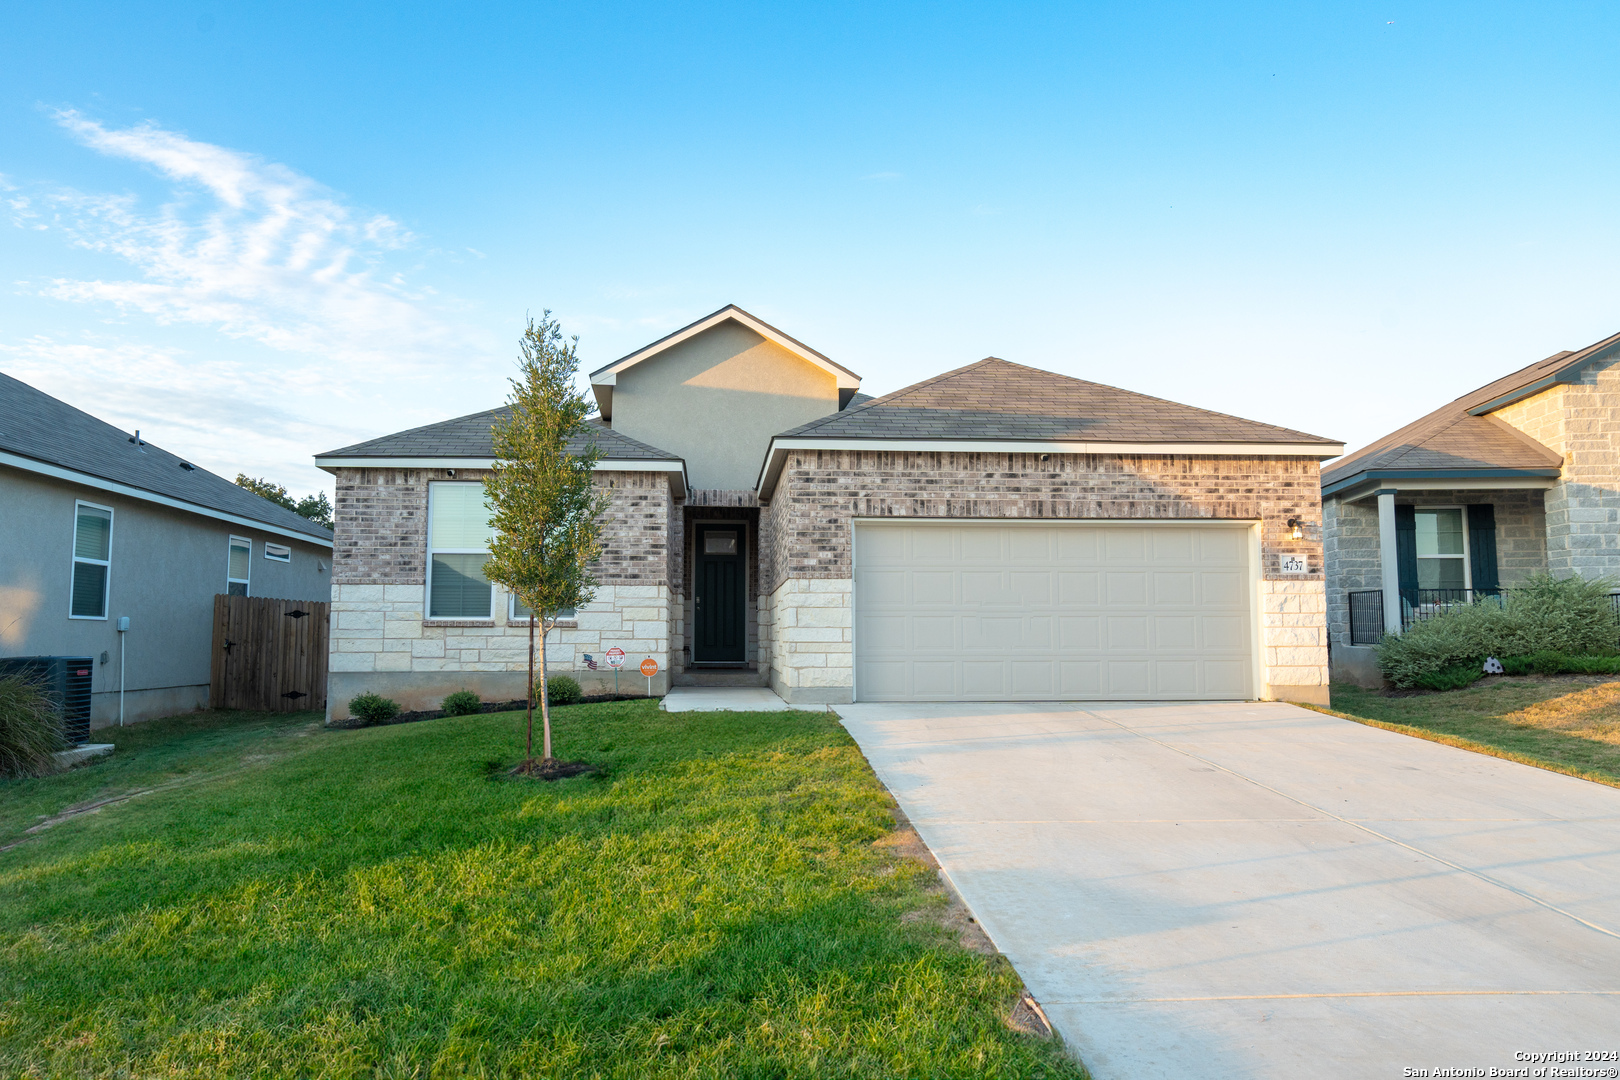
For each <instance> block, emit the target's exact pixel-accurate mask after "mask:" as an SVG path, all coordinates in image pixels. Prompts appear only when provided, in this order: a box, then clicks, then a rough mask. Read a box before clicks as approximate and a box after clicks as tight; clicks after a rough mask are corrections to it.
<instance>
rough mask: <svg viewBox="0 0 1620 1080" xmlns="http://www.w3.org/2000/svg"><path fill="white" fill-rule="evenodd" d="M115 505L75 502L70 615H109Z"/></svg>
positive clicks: (91, 616)
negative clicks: (109, 579) (108, 592)
mask: <svg viewBox="0 0 1620 1080" xmlns="http://www.w3.org/2000/svg"><path fill="white" fill-rule="evenodd" d="M112 524H113V512H112V508H111V507H107V506H97V505H95V504H94V503H86V502H75V503H74V504H73V587H72V589H71V590H70V593H71V599H70V600H69V602H68V618H70V619H105V618H106V617H107V589H108V584H109V582H108V578H109V577H111V575H112Z"/></svg>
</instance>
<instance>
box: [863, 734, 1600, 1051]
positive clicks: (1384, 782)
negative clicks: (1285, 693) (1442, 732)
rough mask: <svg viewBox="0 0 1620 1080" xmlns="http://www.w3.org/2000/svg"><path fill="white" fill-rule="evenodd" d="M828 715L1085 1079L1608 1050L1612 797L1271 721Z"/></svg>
mask: <svg viewBox="0 0 1620 1080" xmlns="http://www.w3.org/2000/svg"><path fill="white" fill-rule="evenodd" d="M837 711H838V713H839V715H840V716H842V717H843V719H844V724H845V726H846V727H847V728H848V729H849V731H850V733H851V734H852V735H854V737H855V739H856V741H857V742H859V743H860V746H861V749H862V750H863V751H865V753H866V756H867V758H868V759H869V760H870V761H871V763H872V765H873V766H874V767H875V768H876V769H877V772H878V775H879V776H881V777H882V778H883V781H884V783H886V784H887V785H888V786H889V790H890V791H892V792H893V793H894V795H895V797H896V798H897V799H898V800H899V801H900V805H901V807H902V808H903V809H904V810H905V812H906V814H907V815H908V816H909V817H910V818H911V820H912V823H913V824H914V825H915V826H916V828H917V830H918V832H919V833H921V835H922V838H923V840H924V841H926V842H927V844H928V846H929V847H930V848H931V849H932V850H933V851H934V853H935V855H936V856H937V857H938V858H939V861H940V863H941V864H942V866H943V867H944V869H945V872H946V873H947V874H948V875H949V877H950V879H951V881H952V883H953V884H954V885H955V886H956V888H957V890H958V891H959V892H960V893H961V895H962V897H963V899H964V900H966V901H967V904H968V906H969V907H971V908H972V909H973V911H974V913H975V914H976V915H977V916H978V918H979V921H980V923H981V924H982V925H983V926H984V929H985V930H986V932H988V933H989V935H990V937H991V938H992V939H993V940H994V941H995V943H996V945H997V946H998V947H999V948H1000V949H1001V950H1002V951H1003V952H1004V953H1006V954H1007V956H1008V957H1009V958H1010V959H1011V960H1012V962H1013V964H1014V965H1015V966H1016V967H1017V969H1018V971H1019V973H1020V974H1021V975H1022V976H1023V978H1024V981H1025V983H1026V984H1027V985H1028V986H1029V989H1030V991H1031V992H1032V993H1033V994H1034V995H1035V997H1036V999H1037V1000H1039V1001H1040V1002H1041V1003H1042V1005H1043V1006H1044V1007H1045V1009H1046V1012H1047V1015H1048V1016H1049V1017H1050V1018H1051V1020H1052V1022H1053V1024H1054V1025H1055V1026H1056V1027H1057V1029H1058V1031H1059V1032H1060V1033H1061V1034H1062V1035H1063V1037H1064V1038H1065V1040H1066V1041H1067V1042H1068V1043H1069V1045H1070V1046H1072V1047H1074V1048H1075V1049H1076V1051H1077V1052H1078V1053H1079V1055H1080V1057H1081V1058H1082V1059H1083V1060H1084V1061H1085V1063H1086V1064H1087V1065H1088V1066H1089V1067H1090V1068H1091V1070H1092V1072H1093V1074H1094V1075H1095V1076H1096V1077H1098V1078H1099V1080H1106V1078H1113V1077H1132V1078H1139V1077H1175V1078H1185V1077H1200V1078H1205V1077H1291V1078H1298V1077H1305V1076H1311V1077H1317V1076H1331V1077H1356V1078H1371V1077H1386V1076H1387V1077H1398V1076H1417V1075H1431V1076H1438V1075H1480V1076H1485V1075H1491V1074H1490V1073H1489V1072H1488V1071H1486V1072H1480V1073H1477V1074H1468V1073H1453V1074H1447V1073H1439V1072H1430V1073H1419V1072H1407V1071H1405V1070H1407V1069H1414V1070H1416V1069H1431V1070H1433V1069H1437V1068H1439V1069H1444V1068H1458V1069H1466V1068H1478V1069H1482V1070H1489V1069H1490V1068H1491V1067H1493V1066H1494V1067H1496V1068H1498V1069H1502V1068H1515V1067H1518V1066H1520V1065H1523V1064H1526V1062H1525V1061H1523V1060H1522V1059H1518V1058H1516V1055H1518V1054H1521V1053H1545V1052H1548V1051H1587V1050H1591V1051H1599V1052H1615V1051H1620V790H1616V789H1614V788H1609V787H1604V786H1602V785H1599V784H1593V783H1588V782H1586V781H1583V780H1576V779H1572V778H1570V777H1566V776H1561V775H1558V774H1556V773H1549V772H1545V771H1543V770H1540V769H1534V768H1530V767H1528V766H1524V765H1516V764H1514V763H1512V762H1508V761H1501V760H1498V759H1496V758H1491V757H1486V756H1483V755H1479V754H1472V753H1469V752H1467V751H1463V750H1454V749H1452V748H1450V747H1446V746H1440V745H1437V744H1434V743H1429V742H1424V741H1422V740H1419V739H1413V738H1409V737H1407V736H1404V735H1397V734H1395V733H1393V732H1386V731H1380V730H1377V729H1375V728H1369V727H1365V726H1363V725H1360V724H1353V723H1350V722H1348V721H1344V720H1338V719H1335V718H1333V717H1329V716H1323V715H1321V714H1319V713H1313V712H1310V711H1308V710H1305V709H1300V708H1296V707H1294V706H1291V705H1282V704H1175V705H1169V704H1154V705H1098V704H1086V705H844V706H839V707H838V709H837ZM1617 1065H1620V1062H1616V1061H1614V1060H1610V1061H1607V1062H1593V1063H1585V1065H1584V1066H1582V1067H1586V1068H1592V1067H1597V1068H1599V1069H1603V1070H1607V1069H1609V1068H1611V1067H1613V1066H1617ZM1536 1067H1538V1066H1534V1065H1532V1066H1531V1071H1530V1072H1528V1073H1526V1074H1524V1075H1530V1076H1534V1075H1538V1074H1537V1073H1536V1072H1535V1071H1534V1069H1535V1068H1536ZM1496 1075H1513V1074H1511V1073H1509V1074H1501V1073H1499V1074H1496ZM1539 1075H1543V1076H1546V1075H1549V1074H1548V1073H1545V1072H1544V1073H1541V1074H1539ZM1550 1075H1559V1074H1557V1073H1553V1074H1550ZM1565 1075H1589V1076H1594V1075H1601V1076H1612V1075H1620V1073H1611V1072H1607V1071H1603V1072H1593V1073H1579V1074H1577V1073H1569V1074H1565Z"/></svg>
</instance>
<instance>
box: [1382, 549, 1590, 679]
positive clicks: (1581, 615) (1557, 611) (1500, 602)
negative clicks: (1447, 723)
mask: <svg viewBox="0 0 1620 1080" xmlns="http://www.w3.org/2000/svg"><path fill="white" fill-rule="evenodd" d="M1612 587H1613V584H1612V582H1610V581H1608V580H1606V579H1605V580H1598V581H1586V580H1585V579H1583V578H1579V577H1568V578H1555V577H1553V576H1552V575H1550V574H1537V575H1535V576H1534V577H1532V578H1530V579H1529V580H1528V581H1526V582H1525V583H1524V584H1523V585H1522V586H1520V587H1517V588H1514V589H1512V590H1509V591H1507V592H1505V593H1504V594H1503V595H1502V597H1501V598H1500V599H1497V598H1490V599H1483V600H1480V601H1478V602H1476V603H1472V604H1462V605H1458V606H1457V607H1456V608H1454V609H1452V610H1450V611H1447V612H1445V613H1443V614H1439V615H1435V616H1433V617H1431V618H1427V619H1424V620H1423V621H1422V622H1419V623H1417V624H1415V625H1414V626H1412V627H1411V628H1409V629H1408V630H1406V631H1405V632H1404V633H1402V634H1387V635H1385V637H1384V639H1383V640H1382V641H1380V642H1379V643H1378V666H1379V668H1380V669H1382V671H1383V673H1384V677H1385V678H1387V679H1389V681H1390V682H1392V683H1394V684H1395V685H1396V686H1399V687H1413V686H1419V685H1423V684H1422V683H1420V681H1419V680H1420V679H1422V678H1423V677H1424V676H1429V675H1437V674H1438V673H1439V672H1441V671H1444V670H1446V669H1448V668H1455V667H1460V666H1461V665H1462V664H1463V663H1464V662H1465V661H1472V662H1475V663H1479V664H1483V663H1484V660H1485V657H1487V656H1496V657H1504V656H1514V657H1517V656H1529V655H1531V654H1534V653H1540V652H1556V653H1562V654H1564V655H1565V656H1598V655H1601V654H1612V653H1613V652H1614V650H1615V645H1616V642H1617V641H1620V623H1617V622H1616V620H1615V614H1614V607H1613V603H1612V601H1610V599H1609V590H1610V589H1611V588H1612Z"/></svg>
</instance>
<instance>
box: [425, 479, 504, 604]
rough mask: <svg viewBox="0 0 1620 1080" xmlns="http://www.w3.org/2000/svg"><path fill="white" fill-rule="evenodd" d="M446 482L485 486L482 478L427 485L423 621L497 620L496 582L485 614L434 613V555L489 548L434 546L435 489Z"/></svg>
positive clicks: (485, 551) (477, 552)
mask: <svg viewBox="0 0 1620 1080" xmlns="http://www.w3.org/2000/svg"><path fill="white" fill-rule="evenodd" d="M445 484H476V485H477V486H479V487H483V486H484V485H483V481H482V480H434V481H433V482H431V483H429V484H428V486H427V489H428V497H427V528H426V529H424V530H423V532H424V533H426V534H427V535H426V537H425V539H426V541H427V566H426V568H425V571H424V573H423V575H422V578H423V581H424V582H425V585H426V587H425V588H424V589H423V590H422V621H423V622H468V621H478V622H483V621H485V620H488V621H490V622H494V621H495V583H494V582H493V581H492V582H490V585H489V612H488V614H485V615H435V614H433V556H435V555H488V554H489V548H487V547H483V548H441V547H434V546H433V491H434V489H435V488H438V487H442V486H443V485H445Z"/></svg>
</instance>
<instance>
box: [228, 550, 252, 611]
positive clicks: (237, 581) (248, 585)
mask: <svg viewBox="0 0 1620 1080" xmlns="http://www.w3.org/2000/svg"><path fill="white" fill-rule="evenodd" d="M238 540H240V541H241V542H242V543H244V544H246V545H247V552H248V557H247V568H248V576H247V577H245V578H233V577H231V548H233V547H235V546H236V542H237V541H238ZM232 585H241V586H243V587H244V589H245V591H244V592H243V593H242V595H243V596H252V595H253V538H252V537H250V536H234V535H233V536H232V537H231V538H230V540H228V541H227V542H226V544H225V591H226V592H230V591H231V586H232Z"/></svg>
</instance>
